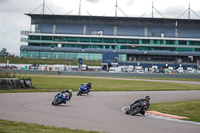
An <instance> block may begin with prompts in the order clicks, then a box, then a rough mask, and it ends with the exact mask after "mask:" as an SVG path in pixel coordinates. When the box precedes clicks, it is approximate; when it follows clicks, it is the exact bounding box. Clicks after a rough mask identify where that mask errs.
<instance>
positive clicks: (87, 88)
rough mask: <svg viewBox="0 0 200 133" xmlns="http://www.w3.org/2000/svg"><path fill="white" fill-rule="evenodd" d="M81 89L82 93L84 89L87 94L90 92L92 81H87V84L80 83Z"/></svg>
mask: <svg viewBox="0 0 200 133" xmlns="http://www.w3.org/2000/svg"><path fill="white" fill-rule="evenodd" d="M81 89H82V92H81V93H84V91H85V92H86V93H87V94H88V93H90V90H91V89H92V82H88V83H87V84H86V83H83V84H81Z"/></svg>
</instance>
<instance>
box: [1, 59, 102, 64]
mask: <svg viewBox="0 0 200 133" xmlns="http://www.w3.org/2000/svg"><path fill="white" fill-rule="evenodd" d="M7 60H9V63H11V64H49V65H51V64H65V65H69V64H71V65H77V64H78V60H75V59H74V60H66V59H40V58H0V63H5V64H6V63H7ZM83 64H87V65H88V66H100V65H101V60H83Z"/></svg>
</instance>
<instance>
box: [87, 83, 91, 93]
mask: <svg viewBox="0 0 200 133" xmlns="http://www.w3.org/2000/svg"><path fill="white" fill-rule="evenodd" d="M91 89H92V82H88V83H87V92H88V93H90V90H91Z"/></svg>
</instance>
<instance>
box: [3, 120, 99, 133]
mask: <svg viewBox="0 0 200 133" xmlns="http://www.w3.org/2000/svg"><path fill="white" fill-rule="evenodd" d="M0 132H1V133H56V132H57V133H99V132H96V131H85V130H73V129H69V128H58V127H53V126H44V125H38V124H29V123H24V122H14V121H6V120H0Z"/></svg>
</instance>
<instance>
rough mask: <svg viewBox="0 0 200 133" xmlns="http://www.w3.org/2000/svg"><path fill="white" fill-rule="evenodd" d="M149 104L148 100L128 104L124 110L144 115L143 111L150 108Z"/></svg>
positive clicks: (132, 113) (128, 112)
mask: <svg viewBox="0 0 200 133" xmlns="http://www.w3.org/2000/svg"><path fill="white" fill-rule="evenodd" d="M148 105H149V103H148V102H147V101H140V102H137V103H134V104H132V105H129V106H127V107H126V108H125V109H124V110H125V113H126V114H130V115H136V114H138V113H141V114H143V115H144V113H143V112H145V111H147V110H148Z"/></svg>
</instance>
